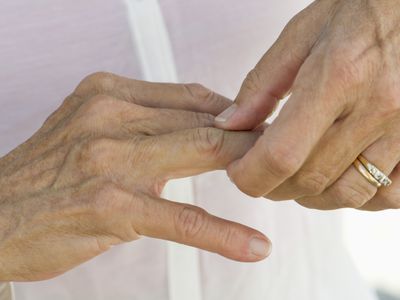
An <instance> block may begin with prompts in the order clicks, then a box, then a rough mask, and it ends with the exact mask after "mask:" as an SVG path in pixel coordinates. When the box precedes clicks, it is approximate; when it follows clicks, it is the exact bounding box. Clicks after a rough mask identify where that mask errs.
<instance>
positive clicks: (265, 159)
mask: <svg viewBox="0 0 400 300" xmlns="http://www.w3.org/2000/svg"><path fill="white" fill-rule="evenodd" d="M318 63H319V62H318V60H317V59H316V58H313V59H312V60H310V59H309V60H308V61H307V62H306V64H305V65H304V66H303V68H302V70H301V71H300V72H301V73H300V74H299V79H298V82H297V83H296V84H295V86H294V88H293V94H292V96H291V97H290V98H289V100H288V102H287V103H286V104H285V105H284V107H283V109H282V111H281V112H280V114H279V115H278V117H277V118H276V119H275V121H274V122H273V123H272V124H271V125H270V126H269V127H268V128H267V129H266V130H265V131H264V134H263V136H262V137H261V138H260V139H259V140H258V141H257V143H256V145H255V146H254V147H253V148H252V149H251V150H250V151H249V152H248V153H246V155H245V156H244V157H243V158H242V159H240V160H238V161H235V162H234V163H232V164H231V165H230V166H229V167H228V175H229V176H230V178H231V179H232V180H233V181H234V182H235V184H236V185H237V186H238V187H239V189H241V190H242V191H243V192H245V193H246V194H248V195H251V196H254V197H259V196H263V195H265V194H267V193H269V192H270V191H272V190H273V189H274V188H275V187H277V186H278V185H279V184H281V183H282V182H283V181H284V180H286V179H287V178H289V177H291V176H292V175H293V174H294V173H296V171H297V170H298V169H299V168H300V167H301V166H302V165H303V163H304V161H305V160H306V159H307V157H308V156H309V154H310V153H311V151H312V150H313V148H314V146H315V145H316V144H317V143H318V141H319V139H320V138H321V137H322V135H323V134H324V133H325V132H326V131H327V129H328V128H329V127H330V126H331V125H332V124H333V122H334V121H335V120H336V118H337V117H338V116H339V115H340V114H341V113H342V110H343V106H342V105H341V102H340V101H339V100H338V97H337V95H335V94H334V93H333V92H332V90H331V89H330V88H329V85H327V84H326V83H325V82H323V81H322V80H320V79H321V76H320V74H321V73H320V71H319V67H318V65H317V64H318ZM316 83H317V84H316Z"/></svg>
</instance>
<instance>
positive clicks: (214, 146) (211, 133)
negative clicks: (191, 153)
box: [193, 127, 225, 158]
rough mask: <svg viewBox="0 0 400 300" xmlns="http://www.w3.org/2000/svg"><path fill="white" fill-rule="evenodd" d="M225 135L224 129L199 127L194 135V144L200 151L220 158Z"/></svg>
mask: <svg viewBox="0 0 400 300" xmlns="http://www.w3.org/2000/svg"><path fill="white" fill-rule="evenodd" d="M224 137H225V134H224V131H223V130H220V129H217V128H212V127H206V128H197V129H196V130H195V131H194V135H193V141H194V146H195V148H196V150H197V151H198V153H200V154H205V155H207V156H210V157H214V158H218V157H219V156H220V154H221V152H222V147H223V145H224Z"/></svg>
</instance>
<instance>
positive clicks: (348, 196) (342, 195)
mask: <svg viewBox="0 0 400 300" xmlns="http://www.w3.org/2000/svg"><path fill="white" fill-rule="evenodd" d="M375 193H376V189H375V188H374V187H372V186H368V187H366V186H365V187H364V186H360V185H358V184H356V183H352V184H348V183H344V182H343V181H342V182H340V183H339V184H338V186H337V188H336V189H335V202H336V204H337V205H338V206H339V207H348V208H360V207H362V206H363V205H364V204H365V203H367V202H368V201H369V200H370V199H371V198H372V197H373V196H374V194H375Z"/></svg>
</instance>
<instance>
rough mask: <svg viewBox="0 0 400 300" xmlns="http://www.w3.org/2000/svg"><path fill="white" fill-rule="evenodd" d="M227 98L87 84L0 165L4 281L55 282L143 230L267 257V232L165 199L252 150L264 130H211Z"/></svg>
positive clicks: (116, 83)
mask: <svg viewBox="0 0 400 300" xmlns="http://www.w3.org/2000/svg"><path fill="white" fill-rule="evenodd" d="M229 102H230V101H228V100H227V99H225V98H223V97H222V96H219V95H217V94H215V93H212V92H211V91H209V90H207V89H205V88H203V87H201V86H199V85H193V84H192V85H174V84H155V83H148V82H140V81H135V80H129V79H126V78H122V77H118V76H115V75H111V74H102V73H99V74H94V75H92V76H89V77H88V78H87V79H85V80H83V81H82V83H81V84H80V85H79V87H78V88H77V89H76V90H75V91H74V92H73V93H72V95H71V96H69V97H68V98H67V99H66V101H64V103H63V104H62V106H61V107H60V108H59V109H58V110H57V111H56V112H55V113H54V114H53V115H51V116H50V117H49V118H48V120H47V121H46V122H45V124H44V125H43V127H42V128H41V129H40V130H39V131H38V132H37V133H36V134H35V135H34V136H33V137H32V138H31V139H30V140H28V141H27V142H26V143H24V144H23V145H21V146H20V147H18V148H17V149H15V150H14V151H12V152H11V153H10V154H8V155H7V156H5V157H4V158H2V159H1V160H0V171H1V173H0V228H1V230H0V281H20V280H41V279H47V278H51V277H54V276H56V275H59V274H61V273H63V272H65V271H67V270H68V269H70V268H73V267H74V266H76V265H78V264H80V263H82V262H84V261H87V260H89V259H91V258H92V257H94V256H96V255H99V254H100V253H102V252H104V251H106V250H107V249H109V248H110V247H111V246H113V245H117V244H120V243H123V242H128V241H132V240H136V239H138V238H139V237H140V236H141V235H144V236H149V237H155V238H161V239H166V240H172V241H176V242H178V243H184V244H187V245H191V246H195V247H199V248H202V249H205V250H209V251H213V252H216V253H219V254H221V255H224V256H226V257H228V258H231V259H235V260H239V261H258V260H261V259H263V258H265V257H266V256H267V255H268V251H269V247H270V246H269V241H268V239H267V238H266V237H265V236H264V235H262V234H261V233H260V232H258V231H255V230H253V229H251V228H248V227H246V226H243V225H240V224H237V223H233V222H230V221H227V220H223V219H220V218H217V217H215V216H212V215H210V214H208V213H206V212H205V211H204V210H202V209H200V208H198V207H194V206H191V205H185V204H179V203H174V202H171V201H167V200H164V199H161V198H160V193H161V191H162V189H163V186H164V184H165V183H166V182H167V181H168V180H169V179H172V178H178V177H184V176H191V175H194V174H198V173H201V172H206V171H209V170H214V169H223V168H225V166H226V165H227V164H228V163H230V162H231V161H233V160H235V159H237V158H239V157H241V156H242V155H243V154H244V153H245V152H246V151H247V150H248V149H249V148H250V147H251V146H252V145H253V143H254V142H255V140H256V139H257V137H258V133H254V132H253V133H245V132H236V133H235V132H226V131H223V130H220V129H216V128H211V127H210V126H211V125H212V123H213V120H214V115H216V114H218V113H219V112H221V111H222V110H223V109H225V108H226V107H227V106H229Z"/></svg>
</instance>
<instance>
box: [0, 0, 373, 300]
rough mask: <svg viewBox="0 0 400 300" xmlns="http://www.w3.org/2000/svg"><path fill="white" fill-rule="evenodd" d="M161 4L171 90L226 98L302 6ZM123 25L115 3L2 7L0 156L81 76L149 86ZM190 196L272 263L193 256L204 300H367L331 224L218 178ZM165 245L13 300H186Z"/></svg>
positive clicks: (336, 222) (125, 249) (216, 1)
mask: <svg viewBox="0 0 400 300" xmlns="http://www.w3.org/2000/svg"><path fill="white" fill-rule="evenodd" d="M136 1H146V0H136ZM159 4H160V7H161V12H162V15H163V18H164V21H165V25H166V31H167V33H168V34H169V40H170V44H171V47H172V49H171V51H172V55H173V61H174V66H173V69H174V72H175V71H176V74H177V78H178V79H179V81H182V82H201V83H203V84H204V85H206V86H208V87H210V88H212V89H214V90H216V91H218V92H220V93H222V94H224V95H227V96H229V97H234V95H235V94H236V93H237V91H238V89H239V87H240V84H241V81H242V80H243V78H244V77H245V75H246V73H247V72H248V71H249V70H250V69H251V67H252V66H253V65H254V64H255V63H256V62H257V60H258V59H259V58H260V57H261V55H262V54H263V53H264V52H265V51H266V50H267V48H268V47H269V46H270V45H271V44H272V42H273V41H274V40H275V39H276V38H277V36H278V34H279V32H280V31H281V29H282V28H283V26H284V24H285V23H286V22H287V21H288V20H289V19H290V17H291V16H293V15H294V14H295V13H296V12H298V11H299V10H300V9H301V8H303V7H304V6H305V5H306V4H307V1H306V0H285V1H283V0H282V1H278V0H250V1H241V0H229V1H228V0H202V1H195V0H162V1H160V3H159ZM129 18H130V16H129V15H128V10H127V7H126V6H125V4H124V2H123V1H122V0H115V1H109V0H97V1H95V0H86V1H73V0H72V1H61V0H35V1H28V0H13V1H2V2H0V87H1V88H0V105H1V106H0V107H1V110H0V155H3V154H6V153H7V152H8V151H9V150H11V149H12V148H14V147H16V146H17V145H18V144H20V143H21V142H23V141H24V140H25V139H27V138H28V137H29V136H31V135H32V133H33V132H34V131H36V130H37V129H38V128H39V127H40V125H41V124H42V122H43V121H44V120H45V118H46V117H47V116H48V115H49V114H50V113H51V112H52V111H54V110H55V109H56V108H57V106H59V105H60V103H61V101H62V100H63V99H64V98H65V96H67V95H68V94H69V93H70V92H71V91H72V90H73V89H74V87H75V86H76V85H77V84H78V82H79V81H80V80H81V79H82V78H83V77H85V76H86V75H88V74H89V73H92V72H95V71H99V70H105V71H110V72H114V73H117V74H121V75H125V76H130V77H135V78H146V77H147V76H148V72H147V71H146V70H144V69H143V65H144V64H143V61H142V60H143V57H142V56H141V55H140V51H138V49H140V47H141V45H138V44H136V43H137V42H138V40H137V39H135V34H140V32H138V30H140V29H137V28H131V25H132V24H134V22H133V23H132V22H130V19H129ZM149 22H151V18H149ZM169 62H171V60H169ZM151 72H153V73H154V72H157V70H154V67H153V68H152V69H151ZM193 186H194V198H195V202H196V204H197V205H199V206H201V207H203V208H205V209H207V210H208V211H209V212H210V213H213V214H215V215H218V216H220V217H224V218H227V219H231V220H234V221H237V222H241V223H244V224H246V225H249V226H252V227H254V228H256V229H258V230H261V231H262V232H264V233H266V234H267V235H268V236H269V237H270V238H271V240H272V241H273V243H274V249H273V253H272V255H271V256H270V258H268V259H267V260H265V261H263V262H259V263H254V264H245V263H238V262H233V261H229V260H227V259H225V258H223V257H220V256H218V255H215V254H211V253H208V252H204V251H199V254H198V260H199V261H198V263H199V266H200V268H199V270H198V272H199V274H198V275H199V276H198V278H199V280H200V288H201V299H204V300H244V299H246V300H294V299H295V300H372V299H375V298H374V297H373V295H372V293H371V292H370V291H369V290H368V288H367V287H366V286H365V284H364V283H363V282H362V280H361V279H360V278H359V276H358V274H357V272H356V270H355V269H354V267H353V265H352V262H351V261H350V259H349V257H348V255H347V253H346V251H345V249H344V246H343V242H342V240H341V225H340V212H315V211H311V210H307V209H305V208H302V207H300V206H298V205H296V204H295V203H291V202H290V203H289V202H288V203H282V202H280V203H274V202H269V201H265V200H258V199H256V200H255V199H251V198H250V197H247V196H245V195H243V194H242V193H241V192H239V191H238V190H237V188H236V187H235V186H234V185H233V184H232V183H231V182H230V181H229V180H228V179H227V177H226V175H225V174H224V172H212V173H208V174H204V175H201V176H198V177H196V178H194V180H193ZM174 200H175V199H174ZM166 245H167V243H166V242H164V241H160V240H154V239H148V238H143V239H141V240H139V241H135V242H132V243H129V244H125V245H122V246H118V247H115V248H113V249H112V250H110V251H108V252H107V253H105V254H103V255H101V256H99V257H97V258H95V259H93V260H91V261H89V262H87V263H85V264H83V265H81V266H79V267H77V268H76V269H74V270H72V271H70V272H68V273H66V274H64V275H62V276H59V277H57V278H55V279H52V280H48V281H43V282H35V283H15V284H14V289H15V299H16V300H54V299H57V300H70V299H71V300H72V299H73V300H87V299H96V300H109V299H116V300H136V299H137V300H164V299H165V300H167V299H168V300H187V299H171V297H170V293H169V288H170V286H171V283H170V282H169V279H168V274H171V272H169V270H168V267H170V265H168V251H167V246H166ZM182 288H184V287H182Z"/></svg>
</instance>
